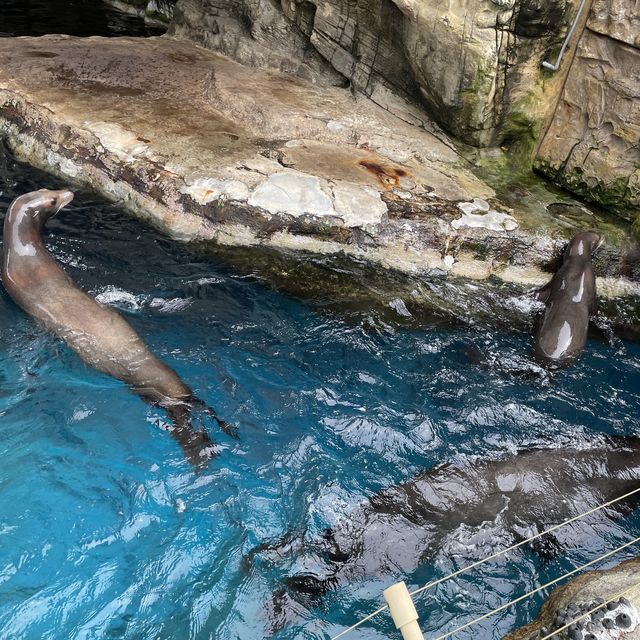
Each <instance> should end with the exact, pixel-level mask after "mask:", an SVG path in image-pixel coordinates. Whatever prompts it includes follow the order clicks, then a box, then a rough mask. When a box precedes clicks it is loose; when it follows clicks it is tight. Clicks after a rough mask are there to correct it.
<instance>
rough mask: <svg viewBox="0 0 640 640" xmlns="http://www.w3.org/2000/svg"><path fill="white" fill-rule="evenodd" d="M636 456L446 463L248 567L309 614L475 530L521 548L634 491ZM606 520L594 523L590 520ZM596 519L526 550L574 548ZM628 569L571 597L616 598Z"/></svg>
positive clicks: (626, 447)
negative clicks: (268, 571) (263, 572)
mask: <svg viewBox="0 0 640 640" xmlns="http://www.w3.org/2000/svg"><path fill="white" fill-rule="evenodd" d="M639 452H640V440H639V439H637V438H620V439H612V441H611V443H610V444H609V445H607V446H606V447H599V448H594V449H584V450H579V449H552V450H542V449H537V450H529V451H524V452H521V453H518V454H517V455H515V456H513V457H511V458H507V459H504V460H489V461H487V460H476V461H474V462H470V463H467V464H464V465H462V464H455V463H454V464H445V465H443V466H440V467H437V468H435V469H431V470H428V471H424V472H422V473H420V474H418V475H416V476H415V477H413V478H411V479H410V480H407V481H406V482H404V483H401V484H398V485H394V486H391V487H388V488H386V489H384V490H382V491H380V492H378V493H376V494H375V495H373V496H371V497H370V498H368V499H367V500H366V501H364V502H363V503H362V504H360V505H358V506H356V507H354V508H352V509H349V510H348V511H346V512H343V513H335V511H334V512H332V516H333V518H334V521H333V522H331V523H330V524H331V526H330V527H329V528H327V529H325V530H324V531H321V532H320V533H316V534H314V533H309V532H308V531H307V528H306V527H303V531H302V532H292V534H291V535H289V536H288V537H287V538H286V539H284V540H282V541H279V542H277V543H275V544H272V545H269V544H264V545H261V546H260V547H258V548H257V549H255V550H254V552H253V553H252V554H251V556H250V559H251V560H255V561H256V562H258V563H260V564H262V563H267V565H271V566H274V565H275V566H277V567H278V571H279V572H280V573H281V575H283V578H282V583H283V590H282V591H281V592H280V593H278V594H277V595H276V599H278V598H285V599H291V600H292V601H293V602H297V603H298V604H301V605H303V606H305V607H315V606H318V605H319V604H320V602H321V598H322V597H323V596H324V595H325V594H326V593H327V592H329V591H333V590H335V589H338V588H340V587H345V586H347V585H350V586H351V587H352V588H353V587H357V586H358V583H360V582H362V581H365V580H367V581H368V580H376V581H377V582H378V588H380V591H382V589H383V588H384V587H385V586H389V585H391V584H393V583H394V582H395V581H397V580H400V579H407V578H408V577H410V576H411V574H412V573H413V572H415V571H416V570H419V569H420V567H422V566H424V565H425V564H426V563H427V562H429V558H432V557H433V556H434V555H435V554H437V552H438V551H439V550H441V549H443V548H446V547H447V544H448V543H449V542H450V540H451V539H452V538H455V539H456V540H457V541H458V542H459V541H460V539H461V538H462V539H467V540H468V539H469V538H472V537H473V535H474V533H477V532H478V531H480V530H485V531H489V532H490V531H491V530H492V527H493V525H494V523H495V524H496V525H497V526H498V527H499V528H500V529H505V530H508V531H509V532H510V533H511V536H512V538H513V542H518V541H524V540H526V539H528V538H529V537H530V536H531V535H534V534H537V533H538V532H542V531H544V530H545V529H547V528H549V527H550V526H553V525H556V524H560V523H562V522H565V521H567V520H568V519H570V518H573V517H575V516H577V515H579V514H580V513H584V512H586V511H588V510H589V509H592V508H594V507H596V506H598V505H600V504H603V503H605V502H608V501H610V500H613V499H615V498H617V497H620V496H623V495H626V494H627V493H628V492H630V491H632V490H634V489H637V487H638V479H639V478H640V475H639V474H640V461H639V459H638V453H639ZM637 503H638V500H637V497H636V496H634V497H632V498H630V499H627V500H626V501H623V502H620V503H618V504H616V505H613V506H612V507H611V508H612V509H613V510H614V511H621V512H628V509H629V508H633V507H634V506H636V505H637ZM607 517H609V516H608V515H607V514H604V513H600V514H596V515H594V516H593V518H595V521H597V520H598V519H600V518H602V519H606V518H607ZM595 521H594V520H593V519H586V520H581V521H578V522H576V523H573V524H572V525H570V526H566V527H562V528H560V529H557V530H556V531H555V532H554V533H553V534H548V535H546V536H544V537H543V538H542V539H539V540H538V541H537V542H534V543H532V544H531V546H530V548H533V549H534V550H536V551H539V552H540V553H552V554H554V553H558V552H559V551H560V550H561V549H562V548H564V547H568V548H574V547H579V546H580V545H581V539H583V538H582V537H583V536H584V535H585V534H587V535H588V533H587V532H589V531H590V530H591V527H593V526H594V522H595ZM502 544H503V545H504V547H506V546H509V544H511V542H510V541H508V540H507V541H505V540H502ZM494 550H497V549H494ZM639 562H640V561H639ZM632 566H635V571H636V573H635V577H632V574H633V571H631V568H632ZM637 567H638V564H636V565H630V567H629V570H628V571H627V572H626V573H624V576H623V577H620V576H617V577H615V579H611V580H610V581H609V582H607V583H606V588H605V587H604V586H601V587H600V588H599V589H591V590H585V591H584V593H583V592H582V591H581V592H580V599H585V600H587V601H591V600H593V599H595V598H596V597H598V596H600V595H611V594H615V593H617V591H616V588H617V587H618V583H620V584H623V585H626V586H631V585H633V584H634V581H635V582H637V581H638V580H640V577H638V573H637ZM603 584H604V583H603ZM622 589H624V586H622V587H621V588H620V589H619V590H618V591H621V590H622ZM598 590H599V591H601V592H602V593H599V592H596V591H598ZM575 593H576V592H575V591H571V592H570V594H571V595H570V596H569V599H575V595H574V594H575ZM638 595H639V596H640V592H639V593H638ZM275 606H276V608H278V609H280V610H281V609H283V608H284V607H282V608H281V607H278V604H276V605H275ZM563 606H566V602H565V601H562V602H561V603H560V604H556V605H555V606H554V607H553V609H551V607H547V609H548V610H549V611H551V610H552V611H553V612H554V613H555V609H556V608H560V607H563ZM554 620H555V617H554ZM633 620H635V618H633ZM545 623H547V620H546V619H545ZM623 623H624V621H619V624H623ZM536 628H537V627H536ZM522 637H527V638H528V637H529V636H522Z"/></svg>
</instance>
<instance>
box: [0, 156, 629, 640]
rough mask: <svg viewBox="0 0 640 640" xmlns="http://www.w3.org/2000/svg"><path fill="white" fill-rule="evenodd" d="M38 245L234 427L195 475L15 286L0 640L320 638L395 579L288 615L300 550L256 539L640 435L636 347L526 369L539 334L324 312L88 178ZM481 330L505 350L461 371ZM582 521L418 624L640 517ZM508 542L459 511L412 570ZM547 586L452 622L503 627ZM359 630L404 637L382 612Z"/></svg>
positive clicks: (547, 573) (442, 569)
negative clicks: (270, 556) (492, 613)
mask: <svg viewBox="0 0 640 640" xmlns="http://www.w3.org/2000/svg"><path fill="white" fill-rule="evenodd" d="M0 166H2V165H1V164H0ZM0 185H1V195H0V208H1V210H2V212H3V213H4V210H5V209H6V206H7V205H8V203H9V202H10V201H11V199H12V198H13V197H15V195H16V194H18V193H22V192H25V191H29V190H32V189H34V188H37V187H42V186H49V187H55V186H59V183H58V182H57V181H56V180H55V179H52V178H48V177H44V176H42V175H41V174H39V173H37V172H35V171H32V170H28V169H26V168H24V167H20V166H18V165H15V164H14V163H11V162H9V164H8V166H6V167H5V169H4V170H3V182H2V183H0ZM46 241H47V245H48V247H49V248H50V250H51V251H52V253H53V254H54V255H55V257H56V258H57V260H58V261H59V262H60V263H61V264H63V265H64V267H65V268H66V269H67V271H68V272H69V274H70V275H71V276H72V277H73V278H74V280H76V282H78V284H79V285H80V286H82V287H83V288H84V289H86V290H89V291H91V292H92V293H93V294H94V295H97V296H98V298H99V299H100V300H102V301H103V303H105V304H112V305H113V306H115V307H116V308H118V309H119V310H120V311H121V312H122V313H123V315H125V317H126V318H127V319H128V320H129V322H130V323H131V324H132V325H133V326H134V327H135V328H136V329H137V330H138V331H139V333H140V334H141V335H142V336H143V337H144V339H145V340H146V341H147V343H148V344H149V345H150V347H151V348H152V349H153V350H154V351H155V352H156V353H157V354H158V355H160V356H161V357H162V358H163V359H164V360H165V361H166V362H168V363H169V364H170V365H171V366H173V367H174V368H175V369H176V370H177V371H178V372H179V373H180V374H181V376H182V377H183V378H184V380H185V381H186V382H187V383H188V384H189V385H190V386H192V387H193V389H194V390H195V391H196V393H197V394H198V395H199V396H200V397H202V398H203V399H204V400H206V401H207V402H208V403H209V404H211V405H212V406H215V407H216V408H217V410H218V411H219V413H220V414H221V415H222V416H223V417H224V418H225V419H226V420H228V421H230V422H232V423H233V424H235V425H237V426H238V429H239V433H240V439H239V440H238V441H234V440H231V439H229V438H227V437H226V436H223V435H222V434H220V433H219V432H218V431H217V430H216V429H215V428H214V426H213V425H209V428H210V431H211V433H212V435H213V436H214V438H215V439H216V441H217V444H218V447H219V456H218V457H217V458H216V459H214V460H213V461H212V462H211V463H210V464H209V466H208V468H207V469H206V471H205V472H204V473H203V474H202V475H200V476H195V475H194V474H193V472H192V470H191V469H190V467H189V465H188V463H187V462H186V461H185V460H184V458H183V455H182V453H181V451H180V450H179V448H178V446H177V445H176V444H175V443H174V441H173V440H172V439H171V438H170V437H169V436H168V434H167V433H166V432H165V431H163V430H162V429H161V428H160V425H161V424H162V422H163V420H165V417H164V416H163V414H162V412H161V411H160V410H156V409H153V408H150V407H149V406H147V405H146V404H144V403H143V402H142V401H141V400H139V399H138V398H137V397H136V396H135V395H133V394H132V393H131V392H130V391H129V390H128V389H127V388H126V387H125V386H124V385H122V384H121V383H119V382H117V381H114V380H112V379H110V378H108V377H106V376H104V375H102V374H99V373H97V372H95V371H92V370H91V369H88V368H87V367H85V366H84V365H83V364H82V363H81V362H80V361H79V360H78V358H76V357H75V356H74V355H73V353H71V352H70V351H69V350H68V349H67V348H66V347H65V346H64V345H62V344H61V343H60V342H59V341H58V340H56V339H55V338H54V337H52V336H51V335H49V334H47V332H46V331H44V330H43V329H42V328H41V327H40V326H38V325H37V324H35V323H34V322H33V321H32V320H30V319H29V318H28V317H27V316H25V314H23V313H22V312H21V311H20V310H19V309H18V308H16V307H15V306H14V305H13V303H12V302H11V301H10V300H9V299H8V297H7V296H6V294H5V293H4V292H2V293H1V294H0V329H1V330H0V416H1V423H0V424H1V425H2V436H3V437H2V440H1V441H0V457H1V460H2V465H1V467H0V638H2V640H5V639H6V640H9V639H11V640H19V639H28V640H31V639H33V640H35V639H55V640H62V639H65V640H67V639H69V640H71V639H73V640H76V639H77V640H80V639H89V638H96V639H97V638H118V639H120V638H121V639H127V640H141V639H145V640H146V639H149V640H151V639H163V640H164V639H167V640H169V639H172V640H182V639H185V640H186V639H187V638H188V639H194V640H196V639H198V640H200V639H205V638H207V639H208V638H215V639H219V638H229V639H231V638H242V639H247V640H249V639H252V640H254V639H259V638H269V637H276V638H279V639H285V638H287V639H293V638H314V639H315V638H318V639H319V638H327V637H329V636H330V635H332V634H333V633H336V632H338V631H339V630H341V629H342V628H344V626H346V625H348V624H350V623H351V622H353V621H354V620H355V619H357V618H359V617H360V616H362V615H364V614H366V613H368V612H369V611H370V610H372V609H374V608H376V607H377V606H378V605H379V603H380V596H381V591H382V589H383V588H384V587H386V586H388V585H389V584H391V583H392V582H394V580H395V579H397V578H398V577H402V576H400V575H389V576H388V577H387V578H384V577H383V578H380V577H379V576H373V577H368V576H363V577H362V579H361V580H359V581H358V582H357V583H356V584H353V585H344V586H342V587H340V588H338V589H336V590H335V591H334V592H332V593H330V594H327V596H326V597H325V599H324V600H323V601H322V602H321V603H320V604H318V606H315V607H313V608H311V609H310V610H307V611H300V615H299V616H291V618H290V620H289V623H288V625H287V627H286V628H284V629H282V630H279V631H274V630H273V628H272V612H271V613H270V611H271V609H272V607H271V603H272V601H273V594H274V593H277V592H278V590H279V589H280V588H281V585H282V583H281V578H282V576H283V575H284V573H285V565H286V564H287V563H288V562H290V561H291V560H292V558H283V562H282V565H283V566H282V567H278V566H277V564H276V565H272V564H266V563H260V562H247V561H246V558H247V556H248V554H249V553H250V551H251V550H252V549H254V548H255V547H256V546H257V545H260V544H263V543H265V544H269V543H274V542H277V541H278V540H279V539H280V538H282V537H283V536H286V535H287V534H289V533H290V532H298V531H303V530H306V532H307V534H308V535H311V536H313V535H314V534H318V535H320V534H321V533H322V531H323V529H324V528H325V527H326V526H329V525H331V524H332V523H333V522H335V521H336V519H337V518H339V517H340V516H343V515H345V514H348V513H349V511H350V510H352V509H354V508H356V507H357V505H358V504H360V503H361V502H362V500H364V499H365V498H366V497H368V496H370V495H372V494H373V493H374V492H376V491H378V490H380V489H382V488H384V487H387V486H389V485H391V484H393V483H396V482H400V481H403V480H406V479H408V478H410V477H411V476H412V475H413V474H414V473H416V472H418V471H419V470H421V469H424V468H429V467H432V466H434V465H436V464H438V463H440V462H442V461H464V460H472V459H474V458H476V457H478V456H480V457H483V458H496V457H503V456H510V455H513V453H514V452H515V451H516V450H518V449H527V448H531V447H556V446H563V445H575V444H582V445H586V444H588V443H592V442H597V441H598V438H599V437H600V436H601V434H636V435H640V425H639V424H638V409H639V405H640V403H639V401H638V396H637V390H638V388H639V385H640V346H639V345H638V344H633V343H617V344H615V345H614V346H611V345H609V344H606V343H601V342H593V341H590V342H589V344H588V348H587V351H586V353H585V354H584V356H583V357H582V359H581V360H580V361H579V362H578V364H577V365H576V366H575V367H573V368H571V369H568V370H566V371H562V372H560V373H559V374H557V375H555V376H553V377H551V378H549V377H545V376H542V375H525V376H522V375H514V374H513V373H510V370H511V371H520V370H525V371H526V370H531V371H534V372H535V371H536V369H535V367H534V365H533V364H532V363H530V362H529V359H528V353H529V350H530V348H531V340H530V336H528V335H527V334H524V333H513V334H509V333H504V332H503V333H497V332H494V331H492V330H489V329H483V328H480V327H475V328H474V327H471V328H467V329H459V328H458V329H453V328H452V329H447V328H443V327H442V326H439V327H438V328H429V327H425V328H423V329H421V330H419V331H418V330H406V329H401V328H400V327H398V326H395V325H393V324H389V323H388V322H387V321H384V322H383V321H382V320H379V319H377V318H376V316H375V314H374V313H366V312H361V313H354V314H351V315H349V316H348V317H341V316H336V315H331V314H327V313H322V314H320V313H318V312H316V311H315V310H314V308H312V307H311V306H309V305H307V304H304V303H302V302H298V301H296V300H294V299H291V298H288V297H285V296H283V295H280V294H278V293H276V292H274V291H272V290H270V289H268V288H267V287H265V286H264V285H262V284H261V283H260V281H259V279H258V278H257V277H255V278H254V277H240V276H238V275H234V273H233V272H231V271H230V270H228V269H227V268H225V267H224V266H222V265H219V264H216V263H214V262H212V261H210V260H209V259H206V258H204V257H201V256H199V255H197V254H195V253H192V252H190V251H189V249H187V248H185V247H182V246H178V245H177V244H174V243H172V242H170V241H168V240H166V239H163V238H162V237H160V236H159V235H157V234H156V233H155V232H153V231H150V230H149V229H147V228H144V227H142V226H140V225H139V224H138V223H136V222H134V221H132V220H130V219H129V218H128V217H126V215H125V214H124V213H122V212H121V211H119V210H118V209H117V208H115V207H113V206H110V205H107V204H105V203H103V202H102V201H100V200H98V199H96V197H94V196H92V195H90V194H79V195H78V196H77V198H76V200H74V202H73V203H72V204H71V205H70V206H69V208H68V210H65V211H63V212H62V213H60V214H59V215H58V216H57V217H56V218H54V219H52V220H51V221H50V223H49V224H48V227H47V230H46ZM469 345H473V346H474V347H476V348H477V349H479V350H481V351H482V352H483V353H485V354H486V355H487V356H488V358H489V359H494V360H495V365H496V366H492V367H489V368H487V367H482V366H471V365H470V364H469V361H468V357H467V355H466V351H467V349H466V347H468V346H469ZM578 533H579V535H576V537H575V539H577V540H578V541H579V544H577V545H575V546H570V547H569V548H567V549H565V550H563V552H562V553H560V554H558V555H557V556H554V557H551V558H548V557H543V556H541V555H540V554H536V553H533V552H532V551H530V550H523V551H521V552H516V553H513V554H511V555H510V556H509V558H508V559H507V560H501V561H499V562H497V563H494V564H493V565H492V566H491V567H490V568H485V569H483V570H482V571H478V572H475V573H474V574H472V575H471V574H470V575H469V576H466V577H462V578H459V579H458V580H457V581H456V582H454V583H451V584H449V585H446V586H443V587H441V588H439V589H438V590H437V591H436V592H435V595H434V596H429V597H426V596H425V597H423V598H420V599H418V608H419V611H420V614H421V618H422V620H423V626H424V629H425V631H430V632H431V633H432V634H434V635H435V634H436V633H437V632H438V631H440V630H441V629H443V628H447V626H453V625H455V624H461V623H463V622H465V621H466V620H469V619H471V618H472V617H474V616H476V615H480V614H482V613H484V612H486V611H487V610H488V609H489V608H490V607H492V606H496V605H498V604H500V603H501V602H504V601H505V600H506V599H510V598H512V597H516V596H517V595H520V594H521V593H523V592H524V591H525V590H528V589H530V588H533V587H534V586H536V585H537V584H540V583H542V582H545V581H547V580H550V579H552V578H554V577H556V576H558V575H560V574H561V573H562V572H563V571H566V570H568V569H570V568H572V567H573V566H575V565H576V564H579V563H582V562H585V561H587V560H590V559H592V558H594V557H596V556H597V555H598V554H599V553H602V552H604V551H606V550H609V549H611V548H613V547H614V546H615V545H617V544H621V543H622V542H624V541H626V540H628V539H629V538H631V537H632V536H634V535H635V536H637V535H640V517H638V514H637V513H636V514H633V513H632V514H630V515H629V516H627V517H625V518H622V519H608V518H606V517H604V516H603V517H602V518H601V519H599V520H598V521H597V526H593V528H592V529H584V528H583V529H580V530H579V532H578ZM512 541H513V535H512V532H509V531H506V530H503V529H501V527H500V522H499V520H496V522H493V523H492V522H489V523H485V524H484V525H482V526H481V527H479V528H476V529H474V528H465V527H462V528H457V529H455V530H452V531H451V532H450V533H449V535H448V536H447V538H446V544H445V545H444V546H443V548H441V549H434V550H433V554H432V556H431V557H429V558H425V562H424V565H423V566H421V567H420V569H419V570H418V571H417V572H416V573H414V574H412V575H409V576H406V579H407V582H408V583H409V584H410V585H412V586H419V585H420V584H422V583H424V582H426V581H427V580H429V579H431V578H433V577H439V576H442V575H445V574H446V573H448V572H449V571H451V570H453V569H455V568H458V567H459V566H462V565H463V564H466V563H468V562H471V561H473V560H476V559H478V558H480V557H484V556H485V555H487V554H488V553H490V552H491V551H494V550H496V549H499V548H502V547H504V546H507V545H508V544H510V543H511V542H512ZM628 555H632V552H629V554H628ZM622 557H624V555H623V554H621V555H619V556H617V557H616V558H614V559H612V560H611V561H610V562H609V565H611V564H615V563H616V562H617V561H619V560H620V559H622ZM541 602H542V596H539V597H537V598H532V599H531V600H530V601H527V603H526V604H522V605H519V606H517V607H515V608H512V609H509V610H508V611H506V612H503V613H502V614H500V615H498V616H496V617H495V618H492V619H491V620H489V621H486V622H484V623H482V624H481V625H480V626H479V627H478V628H476V629H474V631H473V632H467V633H466V634H464V633H463V634H460V637H474V638H499V637H501V635H502V634H504V633H505V632H506V631H508V630H510V629H512V628H513V627H514V626H516V625H518V624H522V623H524V622H526V621H528V620H529V619H530V618H531V617H532V616H533V615H535V613H536V612H537V609H538V607H539V606H540V604H541ZM351 637H352V638H359V639H360V640H362V639H378V638H392V637H397V634H395V632H393V631H392V628H391V624H390V622H389V620H388V617H387V616H386V615H385V616H381V617H379V618H378V619H377V620H375V621H373V622H372V623H370V624H368V625H367V626H366V627H364V628H363V629H362V630H360V631H357V632H355V633H354V634H353V635H352V636H351Z"/></svg>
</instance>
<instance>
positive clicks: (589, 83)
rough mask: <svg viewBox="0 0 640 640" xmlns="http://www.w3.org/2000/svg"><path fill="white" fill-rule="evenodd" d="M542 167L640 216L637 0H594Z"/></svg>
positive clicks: (581, 191) (575, 188) (583, 192)
mask: <svg viewBox="0 0 640 640" xmlns="http://www.w3.org/2000/svg"><path fill="white" fill-rule="evenodd" d="M536 167H537V168H538V169H539V170H540V171H541V172H542V173H544V174H546V175H547V176H549V177H550V178H552V179H553V180H555V181H556V182H558V183H559V184H561V185H562V186H564V187H566V188H567V189H569V190H570V191H572V192H574V193H576V194H578V195H580V196H581V197H584V198H586V199H587V200H590V201H592V202H596V203H598V204H600V205H603V206H605V207H607V208H609V209H613V210H615V211H617V212H618V213H621V214H623V215H625V216H627V217H630V218H638V216H640V7H639V5H638V3H637V1H636V0H594V2H593V5H592V8H591V13H590V16H589V20H588V22H587V27H586V29H585V31H584V33H583V35H582V37H581V39H580V42H579V44H578V49H577V54H576V57H575V60H574V63H573V65H572V67H571V69H570V71H569V75H568V78H567V82H566V84H565V86H564V90H563V92H562V94H561V96H560V100H559V103H558V106H557V109H556V112H555V115H554V118H553V121H552V123H551V126H550V128H549V130H548V131H547V133H546V135H545V137H544V139H543V141H542V143H541V145H540V148H539V151H538V154H537V159H536ZM637 224H639V223H637Z"/></svg>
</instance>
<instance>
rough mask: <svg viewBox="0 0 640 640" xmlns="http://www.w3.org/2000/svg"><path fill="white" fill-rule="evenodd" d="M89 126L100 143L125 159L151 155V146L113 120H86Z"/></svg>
mask: <svg viewBox="0 0 640 640" xmlns="http://www.w3.org/2000/svg"><path fill="white" fill-rule="evenodd" d="M85 125H86V126H87V128H88V129H89V130H90V131H91V132H92V133H94V134H95V135H96V136H97V137H98V139H99V140H100V144H102V146H103V147H104V148H105V149H106V150H107V151H111V153H113V154H115V155H116V156H118V157H119V158H121V159H123V160H128V161H132V160H133V159H134V158H136V157H140V156H142V157H149V156H150V153H149V146H148V145H147V144H146V143H144V142H143V141H142V140H139V139H138V136H137V135H136V134H135V133H134V132H133V131H130V130H129V129H125V128H124V127H122V126H120V125H119V124H115V123H113V122H85Z"/></svg>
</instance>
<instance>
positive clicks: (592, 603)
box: [504, 558, 640, 640]
mask: <svg viewBox="0 0 640 640" xmlns="http://www.w3.org/2000/svg"><path fill="white" fill-rule="evenodd" d="M627 589H631V590H630V591H629V592H628V593H627V594H626V595H625V596H624V597H622V598H620V597H615V599H614V601H613V602H611V603H609V604H607V605H605V606H603V607H601V608H600V609H598V610H597V611H594V612H593V613H590V614H589V615H587V616H585V617H582V618H581V617H580V616H582V615H583V614H585V613H587V612H589V611H591V610H593V609H595V608H596V607H598V606H599V605H601V604H602V603H604V602H606V601H608V600H610V599H611V598H613V597H614V596H617V594H620V593H622V592H623V591H625V590H627ZM578 619H579V621H578V622H577V623H576V624H571V626H569V627H568V629H567V630H565V631H562V632H560V633H559V634H558V635H557V636H556V637H557V638H562V639H567V638H568V639H571V640H610V639H613V638H623V639H624V640H639V639H640V558H635V559H632V560H628V561H626V562H623V563H621V564H619V565H618V566H617V567H614V568H613V569H609V570H606V571H590V572H588V573H585V574H583V575H581V576H580V577H578V578H576V579H574V580H571V581H570V582H568V583H567V584H565V585H563V586H561V587H558V588H556V589H554V591H553V592H552V593H551V596H549V598H548V600H547V601H546V602H545V604H544V605H543V607H542V609H541V611H540V614H539V616H538V617H537V618H536V620H535V621H534V622H532V623H530V624H528V625H526V626H524V627H522V628H520V629H518V630H517V631H514V632H512V633H510V634H509V635H507V636H505V638H504V640H537V639H538V638H542V637H544V636H545V635H546V634H547V633H552V632H553V631H555V630H556V629H560V628H562V627H564V626H565V625H567V624H569V623H572V622H573V621H574V620H578ZM544 628H546V629H547V631H546V633H545V632H544V631H543V629H544Z"/></svg>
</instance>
